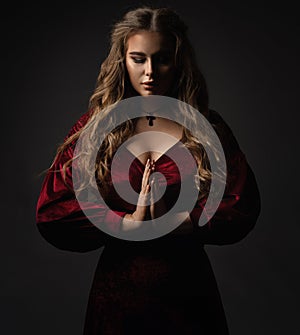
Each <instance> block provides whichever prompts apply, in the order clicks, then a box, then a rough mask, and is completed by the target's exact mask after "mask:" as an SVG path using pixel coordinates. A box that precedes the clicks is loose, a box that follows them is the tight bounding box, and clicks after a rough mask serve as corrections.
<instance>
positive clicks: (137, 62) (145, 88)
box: [126, 31, 175, 96]
mask: <svg viewBox="0 0 300 335" xmlns="http://www.w3.org/2000/svg"><path fill="white" fill-rule="evenodd" d="M174 55H175V50H174V43H173V42H172V40H171V39H170V38H167V37H166V36H165V35H163V34H161V33H158V32H149V31H140V32H137V33H135V34H133V35H131V36H130V37H129V38H128V41H127V51H126V68H127V71H128V75H129V79H130V82H131V85H132V87H133V88H134V89H135V91H136V92H137V93H138V94H140V95H142V96H147V95H167V94H168V92H169V91H170V89H171V87H172V84H174V83H173V81H174V79H175V65H174Z"/></svg>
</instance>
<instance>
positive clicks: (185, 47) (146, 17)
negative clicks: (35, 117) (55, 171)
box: [50, 7, 211, 197]
mask: <svg viewBox="0 0 300 335" xmlns="http://www.w3.org/2000/svg"><path fill="white" fill-rule="evenodd" d="M141 30H143V31H151V32H160V33H163V34H166V35H167V36H170V37H171V38H173V39H174V40H175V69H176V70H175V72H176V79H175V80H174V83H175V84H174V87H173V88H172V90H171V96H172V97H174V98H176V99H178V100H181V101H183V102H185V103H187V104H189V105H190V106H192V107H194V108H195V109H197V110H198V111H199V112H200V113H202V114H203V115H205V116H206V115H207V113H208V92H207V86H206V82H205V79H204V77H203V75H202V73H201V71H200V69H199V67H198V65H197V62H196V57H195V53H194V50H193V48H192V46H191V43H190V41H189V39H188V37H187V30H188V29H187V26H186V24H185V23H184V22H183V21H182V20H181V18H180V17H179V15H178V14H177V13H176V12H175V11H174V10H173V9H170V8H150V7H141V8H137V9H134V10H130V11H129V12H127V13H126V14H125V15H124V16H123V18H122V19H121V20H120V21H118V22H116V23H115V24H114V26H113V29H112V31H111V36H110V37H111V38H110V50H109V53H108V55H107V57H106V59H105V60H104V61H103V63H102V65H101V69H100V73H99V75H98V78H97V81H96V85H95V90H94V92H93V94H92V95H91V97H90V100H89V106H88V108H89V110H90V117H89V120H88V121H87V124H86V126H85V127H82V128H81V129H79V130H78V131H77V132H75V133H74V134H72V135H71V136H70V137H68V138H67V139H66V140H65V142H64V143H62V144H61V145H60V146H59V147H58V149H57V153H56V156H55V158H56V157H57V156H58V155H60V154H61V153H62V152H63V151H64V150H65V149H66V148H67V147H68V146H69V145H71V144H72V143H74V142H75V141H76V140H77V139H78V138H79V136H80V135H81V133H82V131H83V130H84V128H86V127H88V126H89V123H90V122H92V120H93V119H94V118H95V117H96V116H97V118H99V120H101V119H103V118H104V117H106V116H107V114H108V113H109V111H110V108H109V107H110V106H114V105H116V104H117V103H118V102H119V101H121V100H122V99H125V98H127V97H129V96H130V95H129V94H130V93H129V92H130V91H131V90H132V86H131V83H130V81H129V77H128V73H127V69H126V65H125V55H126V48H127V40H128V38H129V37H130V36H132V34H134V33H135V32H138V31H141ZM135 124H136V119H132V120H127V121H126V122H124V123H123V124H122V125H120V126H118V127H116V128H115V129H114V130H113V131H111V132H110V133H109V134H108V135H107V136H106V138H105V139H104V141H103V142H102V145H101V147H100V149H99V155H98V159H97V161H96V177H97V180H99V181H102V182H101V184H102V185H104V186H105V184H106V181H108V180H109V174H110V164H111V162H112V159H113V155H114V153H115V152H116V151H117V149H118V147H119V146H120V145H121V144H122V143H123V142H124V141H126V140H127V139H128V138H129V137H130V136H132V135H133V133H134V129H135ZM183 140H184V145H185V146H186V147H187V148H188V149H189V150H190V152H191V154H192V155H193V156H194V158H195V160H196V162H197V165H198V177H199V179H200V181H201V183H200V185H201V192H200V197H202V196H205V195H206V194H207V192H208V191H209V185H210V181H211V171H210V167H209V162H208V157H207V154H206V152H205V150H204V148H203V146H202V144H201V143H200V142H199V141H198V140H197V138H195V137H194V136H193V135H192V134H191V132H190V131H189V130H188V129H186V128H184V130H183ZM86 149H87V151H88V149H89V148H86ZM73 158H74V157H73ZM73 158H72V159H70V160H69V161H67V162H65V164H64V165H63V170H64V173H65V171H66V168H68V167H70V165H71V163H72V160H73ZM54 161H55V159H54ZM52 165H53V164H52ZM50 168H51V167H50ZM90 175H91V178H92V177H95V170H94V171H90Z"/></svg>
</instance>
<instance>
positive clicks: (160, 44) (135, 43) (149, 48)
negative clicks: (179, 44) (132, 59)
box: [127, 31, 174, 56]
mask: <svg viewBox="0 0 300 335" xmlns="http://www.w3.org/2000/svg"><path fill="white" fill-rule="evenodd" d="M133 51H135V52H142V53H144V54H146V55H149V56H150V55H153V54H156V53H158V52H164V51H166V52H170V51H171V52H174V43H173V41H172V39H171V38H170V37H168V36H166V35H165V34H162V33H159V32H150V31H139V32H136V33H134V34H132V35H131V36H130V37H129V38H128V40H127V52H133Z"/></svg>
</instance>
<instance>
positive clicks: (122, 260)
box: [36, 110, 260, 335]
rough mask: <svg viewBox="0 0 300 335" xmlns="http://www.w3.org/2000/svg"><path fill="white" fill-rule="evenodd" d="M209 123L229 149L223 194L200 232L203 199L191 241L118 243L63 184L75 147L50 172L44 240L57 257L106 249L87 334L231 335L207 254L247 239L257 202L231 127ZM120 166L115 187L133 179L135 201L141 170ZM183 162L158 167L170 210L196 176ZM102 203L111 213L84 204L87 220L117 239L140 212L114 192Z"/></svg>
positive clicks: (179, 152) (165, 160)
mask: <svg viewBox="0 0 300 335" xmlns="http://www.w3.org/2000/svg"><path fill="white" fill-rule="evenodd" d="M89 115H90V114H89V113H86V114H84V115H83V116H82V117H81V118H80V119H79V120H78V122H77V123H76V124H75V125H74V126H73V127H72V129H71V130H70V132H69V134H68V136H67V137H66V139H67V138H68V137H69V136H71V135H72V134H74V133H75V132H76V131H78V130H79V129H80V128H81V127H83V126H84V125H85V124H86V122H87V121H88V118H89ZM209 122H210V123H211V124H212V125H213V127H214V128H215V130H216V132H217V134H218V136H219V138H220V141H221V143H222V145H223V148H224V152H225V156H226V162H227V181H226V188H225V193H224V195H223V198H222V201H221V203H220V205H219V207H218V209H217V211H216V213H215V215H214V216H213V217H212V218H211V219H210V220H209V222H208V223H207V224H206V225H204V226H203V227H200V226H199V225H198V221H199V217H200V215H201V214H202V213H203V210H204V207H205V201H206V199H203V200H201V201H200V200H199V201H197V202H196V204H195V206H194V208H193V210H192V211H191V212H190V219H191V221H192V223H193V225H192V227H193V228H192V229H190V230H188V232H186V231H185V230H182V233H180V230H178V228H180V227H178V228H177V229H175V230H174V231H172V232H171V233H169V234H167V235H165V236H163V237H160V238H158V239H154V240H150V241H141V242H135V241H125V240H121V239H117V238H114V237H112V236H111V235H109V234H106V233H104V232H103V231H101V230H99V229H98V228H96V226H95V225H94V224H92V223H91V221H90V220H89V219H88V218H87V217H86V216H85V214H84V213H83V211H82V209H81V207H80V205H79V203H78V201H77V200H76V196H75V193H74V190H73V183H72V170H71V167H69V168H67V169H66V180H65V181H64V178H63V172H62V166H63V164H64V163H65V162H66V161H68V160H69V159H71V158H72V157H73V152H74V146H75V143H76V141H73V142H72V143H71V144H70V145H69V146H68V147H67V149H66V150H65V151H64V152H63V153H62V154H61V155H59V156H58V157H57V158H56V160H55V162H54V165H53V167H52V168H51V169H50V170H49V171H48V172H47V174H46V176H45V178H44V181H43V184H42V188H41V192H40V196H39V199H38V202H37V208H36V221H37V225H38V229H39V231H40V233H41V234H42V236H43V237H44V238H45V239H46V240H47V241H48V242H49V243H51V244H53V245H54V246H56V247H57V248H60V249H64V250H70V251H77V252H85V251H89V250H95V249H97V248H99V247H101V246H105V248H104V251H103V253H102V254H101V257H100V261H99V264H98V267H97V269H96V272H95V276H94V280H93V284H92V288H91V292H90V296H89V302H88V306H87V311H86V319H85V325H84V335H96V334H98V335H99V334H110V335H111V334H137V333H139V334H155V333H157V334H164V333H166V334H223V335H227V334H228V327H227V322H226V317H225V313H224V310H223V305H222V302H221V298H220V294H219V291H218V286H217V283H216V280H215V277H214V274H213V271H212V268H211V265H210V262H209V259H208V257H207V255H206V253H205V250H204V248H203V245H204V244H218V245H222V244H229V243H234V242H237V241H240V240H241V239H243V238H244V237H245V236H246V235H247V234H248V233H249V232H250V231H251V230H252V229H253V227H254V225H255V223H256V221H257V218H258V215H259V213H260V195H259V191H258V187H257V183H256V179H255V177H254V174H253V172H252V170H251V168H250V166H249V164H248V162H247V160H246V157H245V155H244V153H243V152H242V151H241V149H240V147H239V145H238V143H237V141H236V139H235V138H234V136H233V134H232V132H231V130H230V129H229V127H228V126H227V125H226V124H225V122H224V121H223V120H222V118H221V117H220V115H219V114H218V113H216V112H215V111H212V110H211V111H210V113H209ZM172 155H175V156H176V157H177V160H179V164H180V166H182V168H183V173H182V174H181V175H180V174H179V171H178V167H177V166H176V164H175V162H174V161H173V160H172V159H171V158H170V157H169V156H172ZM173 157H174V156H173ZM119 158H120V159H119V160H118V161H119V165H117V171H118V178H117V180H116V181H115V182H116V183H119V184H122V183H123V182H124V181H127V180H128V179H129V181H130V184H131V186H132V188H133V189H134V190H135V191H136V192H137V193H138V192H139V189H140V185H141V179H142V176H143V171H144V165H143V164H142V163H141V162H140V161H139V160H138V159H137V158H136V157H134V156H133V154H132V153H130V152H129V151H128V150H125V151H123V152H122V154H121V156H120V157H119ZM128 160H129V161H131V162H132V163H131V166H130V169H129V175H127V174H128V172H126V171H124V169H123V166H122V162H124V161H128ZM187 161H188V160H187V157H186V149H185V148H184V145H183V144H182V143H181V142H179V143H176V144H175V145H174V146H172V147H171V148H170V149H169V150H168V151H167V152H166V153H165V154H163V155H162V156H160V158H159V159H158V160H157V161H156V171H158V172H161V173H162V174H163V175H164V176H165V179H163V180H161V181H160V182H161V183H164V182H166V185H165V186H166V191H165V194H164V200H165V204H166V207H167V209H169V208H171V207H172V206H173V205H174V203H175V202H176V201H177V198H178V194H179V192H180V187H181V184H182V183H183V182H185V181H186V180H188V179H189V178H191V177H193V173H192V169H191V166H190V165H189V164H186V162H187ZM102 196H103V198H105V201H106V203H107V205H108V206H106V205H105V204H101V203H99V204H98V203H97V204H95V203H91V204H89V203H87V204H86V206H87V207H88V208H89V209H90V211H89V213H90V215H89V216H90V218H91V217H92V219H93V222H97V223H99V224H105V225H108V226H109V227H110V229H111V230H112V231H118V229H120V225H121V222H122V219H123V216H124V215H125V214H126V213H132V212H133V211H134V210H135V207H134V205H133V204H130V203H127V202H126V200H124V199H121V198H120V196H119V195H118V193H117V192H116V190H115V189H114V187H111V188H110V190H109V192H107V193H106V194H102ZM183 210H184V209H183ZM113 214H117V215H113ZM204 214H205V212H204ZM184 224H185V223H182V225H184Z"/></svg>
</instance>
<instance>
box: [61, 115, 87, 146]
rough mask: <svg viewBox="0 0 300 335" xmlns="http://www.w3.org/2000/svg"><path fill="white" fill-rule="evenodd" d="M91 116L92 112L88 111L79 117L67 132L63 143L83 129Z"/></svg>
mask: <svg viewBox="0 0 300 335" xmlns="http://www.w3.org/2000/svg"><path fill="white" fill-rule="evenodd" d="M92 114H93V111H92V110H88V111H87V112H86V113H84V114H83V115H81V116H80V118H79V119H78V120H77V121H76V122H75V123H74V124H73V126H72V127H71V129H70V130H69V132H68V134H67V136H66V137H65V139H64V141H66V140H67V139H68V138H69V137H71V136H72V135H74V134H76V133H77V132H78V131H79V130H80V129H81V128H83V127H84V126H85V125H86V124H87V122H88V120H89V119H90V117H91V116H92Z"/></svg>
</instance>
